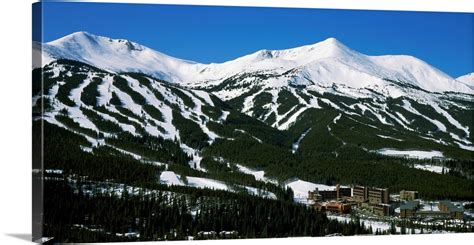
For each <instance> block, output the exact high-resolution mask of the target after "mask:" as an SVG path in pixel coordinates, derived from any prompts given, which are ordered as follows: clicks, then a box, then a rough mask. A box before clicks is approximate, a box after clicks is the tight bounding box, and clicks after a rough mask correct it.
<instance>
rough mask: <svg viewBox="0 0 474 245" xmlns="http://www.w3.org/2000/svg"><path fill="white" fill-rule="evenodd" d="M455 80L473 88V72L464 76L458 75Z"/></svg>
mask: <svg viewBox="0 0 474 245" xmlns="http://www.w3.org/2000/svg"><path fill="white" fill-rule="evenodd" d="M456 80H458V81H460V82H462V83H464V84H466V85H467V86H469V87H470V88H471V89H474V72H471V73H469V74H466V75H464V76H460V77H458V78H456Z"/></svg>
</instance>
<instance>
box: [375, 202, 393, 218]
mask: <svg viewBox="0 0 474 245" xmlns="http://www.w3.org/2000/svg"><path fill="white" fill-rule="evenodd" d="M372 212H373V213H374V214H376V215H379V216H388V215H390V205H389V204H384V203H379V204H373V205H372Z"/></svg>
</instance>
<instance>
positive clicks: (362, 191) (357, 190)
mask: <svg viewBox="0 0 474 245" xmlns="http://www.w3.org/2000/svg"><path fill="white" fill-rule="evenodd" d="M367 194H368V193H367V187H365V186H360V185H357V186H354V189H353V195H352V199H353V200H354V201H355V202H359V203H361V202H365V201H367Z"/></svg>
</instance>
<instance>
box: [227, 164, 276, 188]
mask: <svg viewBox="0 0 474 245" xmlns="http://www.w3.org/2000/svg"><path fill="white" fill-rule="evenodd" d="M235 166H236V167H237V168H238V169H239V171H240V172H242V173H244V174H250V175H253V176H255V180H258V181H263V182H269V183H273V184H277V183H278V182H277V181H276V180H274V179H270V178H267V177H265V171H263V170H253V169H250V168H248V167H245V166H243V165H240V164H235Z"/></svg>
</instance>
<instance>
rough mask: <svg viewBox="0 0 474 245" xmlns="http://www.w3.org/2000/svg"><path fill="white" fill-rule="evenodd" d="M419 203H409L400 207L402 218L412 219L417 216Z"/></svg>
mask: <svg viewBox="0 0 474 245" xmlns="http://www.w3.org/2000/svg"><path fill="white" fill-rule="evenodd" d="M419 205H420V204H419V202H417V201H408V202H406V203H405V204H403V205H401V206H400V217H401V218H410V217H414V216H415V215H416V210H417V209H418V207H419Z"/></svg>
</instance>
